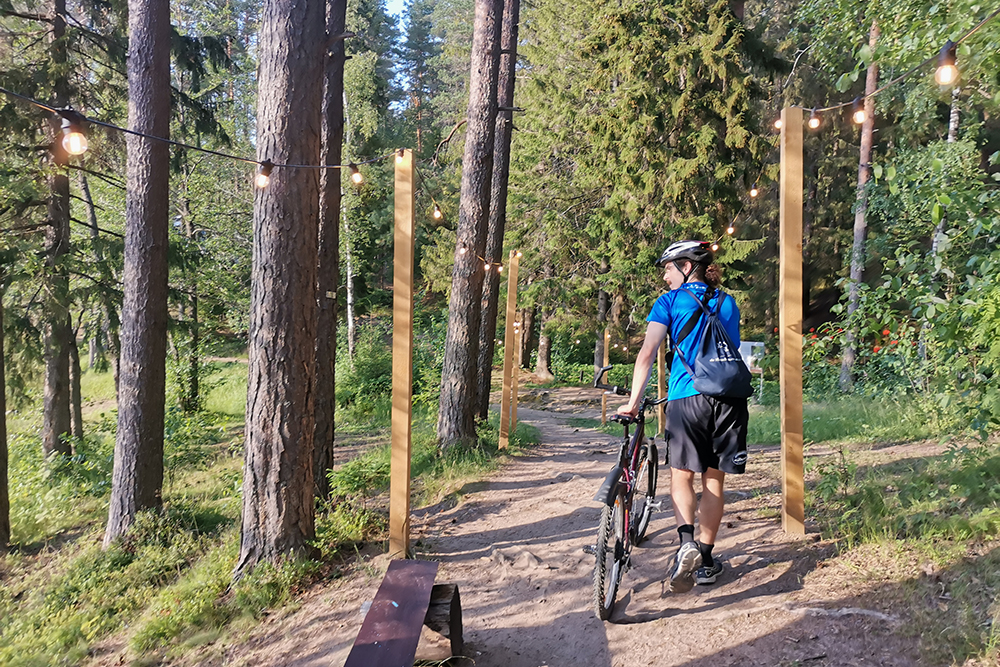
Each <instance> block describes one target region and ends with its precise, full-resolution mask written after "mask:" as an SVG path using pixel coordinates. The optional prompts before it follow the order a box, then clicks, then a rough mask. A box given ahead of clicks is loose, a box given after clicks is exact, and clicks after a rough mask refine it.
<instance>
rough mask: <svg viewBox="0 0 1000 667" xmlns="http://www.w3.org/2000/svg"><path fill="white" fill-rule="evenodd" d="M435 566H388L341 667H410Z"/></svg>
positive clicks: (418, 563) (409, 562)
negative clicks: (345, 660)
mask: <svg viewBox="0 0 1000 667" xmlns="http://www.w3.org/2000/svg"><path fill="white" fill-rule="evenodd" d="M437 569H438V564H437V562H435V561H428V560H394V561H392V562H391V563H389V569H388V570H386V573H385V577H383V578H382V584H381V585H380V586H379V587H378V592H377V593H376V594H375V599H374V600H373V601H372V606H371V609H369V610H368V614H367V615H366V616H365V620H364V622H363V623H362V624H361V630H360V632H358V636H357V639H355V640H354V647H353V648H352V649H351V653H350V655H348V656H347V662H345V663H344V667H377V666H383V665H384V666H386V667H390V666H391V667H410V666H411V665H413V658H414V656H415V655H416V652H417V642H418V641H419V639H420V629H421V628H422V627H423V625H424V617H425V616H426V614H427V608H428V606H429V604H430V599H431V590H432V589H433V588H434V577H435V576H436V575H437Z"/></svg>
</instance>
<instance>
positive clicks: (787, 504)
mask: <svg viewBox="0 0 1000 667" xmlns="http://www.w3.org/2000/svg"><path fill="white" fill-rule="evenodd" d="M781 123H782V124H781V208H780V215H781V229H780V232H779V235H780V284H779V293H778V332H779V338H778V345H779V346H780V348H781V366H780V372H779V379H780V384H781V527H782V528H783V529H784V531H785V532H786V533H794V534H798V535H804V534H805V498H804V492H805V485H804V480H803V475H804V471H803V457H802V444H803V437H802V109H797V108H790V107H786V108H785V109H783V110H782V111H781Z"/></svg>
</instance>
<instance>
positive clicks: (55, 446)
mask: <svg viewBox="0 0 1000 667" xmlns="http://www.w3.org/2000/svg"><path fill="white" fill-rule="evenodd" d="M65 36H66V0H55V1H54V2H53V5H52V46H51V48H50V50H49V51H50V54H51V56H52V61H53V63H55V64H56V65H57V66H60V67H61V68H62V69H65V66H66V59H67V58H66V42H65ZM57 69H59V67H57ZM60 71H62V70H60ZM54 91H55V102H56V105H57V106H58V107H65V106H66V105H67V104H68V103H69V83H68V81H67V80H66V77H65V75H64V74H61V75H59V76H58V78H57V79H56V81H55V82H54ZM52 125H53V126H52V131H53V136H54V141H53V143H52V154H53V162H54V163H55V165H56V170H55V172H54V173H53V175H52V176H50V177H49V189H50V195H49V202H48V216H49V221H48V222H49V224H48V227H47V228H46V230H45V273H46V275H45V281H46V283H47V286H46V289H45V293H46V299H45V317H46V321H45V325H44V353H43V354H44V358H45V386H44V389H43V408H42V452H43V453H44V454H45V456H46V457H48V456H51V455H52V454H56V453H58V454H69V453H70V452H71V447H70V443H69V442H68V441H66V440H65V436H66V435H68V434H69V431H70V417H69V412H70V401H69V339H70V334H71V332H70V320H69V274H68V273H67V272H66V267H65V264H64V262H65V258H66V255H67V254H68V253H69V217H70V212H69V176H67V175H66V170H65V168H64V167H65V165H66V163H67V161H68V159H69V155H67V154H66V151H65V149H63V146H62V134H61V129H60V121H59V119H58V118H55V119H53V123H52Z"/></svg>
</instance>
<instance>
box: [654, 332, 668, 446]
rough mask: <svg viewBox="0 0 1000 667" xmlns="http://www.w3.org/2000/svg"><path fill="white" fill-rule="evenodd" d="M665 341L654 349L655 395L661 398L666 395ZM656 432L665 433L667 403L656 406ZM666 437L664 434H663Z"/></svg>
mask: <svg viewBox="0 0 1000 667" xmlns="http://www.w3.org/2000/svg"><path fill="white" fill-rule="evenodd" d="M666 369H667V341H666V340H664V341H663V342H662V343H660V349H659V350H657V351H656V397H657V398H663V397H664V396H666V395H667V371H666ZM656 425H657V431H656V432H657V433H661V434H662V433H666V430H667V404H666V403H664V404H663V405H658V406H656ZM663 437H666V436H663Z"/></svg>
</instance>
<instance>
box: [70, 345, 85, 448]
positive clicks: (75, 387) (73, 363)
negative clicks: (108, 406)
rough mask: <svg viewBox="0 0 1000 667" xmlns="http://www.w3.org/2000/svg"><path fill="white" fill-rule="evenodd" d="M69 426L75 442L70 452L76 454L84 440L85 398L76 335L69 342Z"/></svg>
mask: <svg viewBox="0 0 1000 667" xmlns="http://www.w3.org/2000/svg"><path fill="white" fill-rule="evenodd" d="M69 404H70V411H69V426H70V432H71V433H72V434H73V438H74V439H75V440H74V442H73V443H72V444H71V446H70V451H71V453H73V454H76V443H77V442H80V441H81V440H83V397H82V396H81V393H80V349H79V348H78V347H77V346H76V335H75V334H73V336H72V338H71V339H70V342H69Z"/></svg>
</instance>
